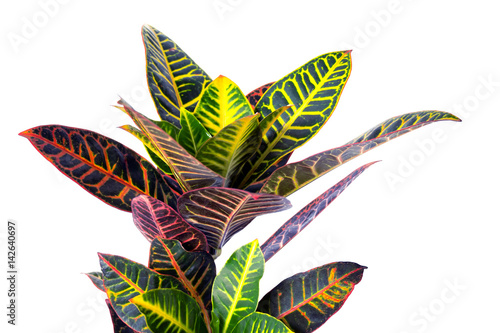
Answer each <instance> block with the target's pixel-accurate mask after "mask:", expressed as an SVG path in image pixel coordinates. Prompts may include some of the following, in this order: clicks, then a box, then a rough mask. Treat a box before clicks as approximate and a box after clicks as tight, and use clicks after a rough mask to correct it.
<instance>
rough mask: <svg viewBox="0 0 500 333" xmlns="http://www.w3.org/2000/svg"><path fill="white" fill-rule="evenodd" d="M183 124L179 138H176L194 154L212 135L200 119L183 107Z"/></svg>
mask: <svg viewBox="0 0 500 333" xmlns="http://www.w3.org/2000/svg"><path fill="white" fill-rule="evenodd" d="M181 126H182V129H181V131H180V132H179V138H178V139H177V140H176V141H177V142H178V143H179V144H180V145H181V146H182V147H184V149H186V150H187V152H188V153H190V154H191V155H193V156H196V154H197V153H198V152H199V151H200V147H201V146H202V145H203V144H204V143H205V142H206V141H207V140H208V139H210V138H211V137H212V136H211V135H210V133H209V132H208V131H207V130H206V129H205V127H204V126H203V125H202V124H201V123H200V121H199V120H198V119H197V118H196V117H195V116H194V115H193V114H192V113H191V112H190V111H187V110H186V109H181Z"/></svg>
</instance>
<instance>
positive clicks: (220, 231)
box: [178, 187, 290, 250]
mask: <svg viewBox="0 0 500 333" xmlns="http://www.w3.org/2000/svg"><path fill="white" fill-rule="evenodd" d="M178 205H179V206H178V207H179V208H178V211H179V213H180V214H181V215H182V217H184V219H185V220H186V221H188V222H189V223H190V224H191V225H192V226H194V227H196V228H197V229H199V230H201V231H202V232H203V233H204V234H205V235H206V236H207V241H208V244H209V246H210V247H212V248H213V249H214V250H220V249H221V248H222V246H223V245H224V244H225V243H226V242H227V241H228V240H229V239H230V238H231V237H232V236H233V235H234V234H236V233H237V232H239V231H240V230H242V229H243V228H244V227H246V226H247V225H248V224H249V223H250V222H251V221H252V220H253V219H254V218H255V217H257V216H259V215H263V214H267V213H273V212H278V211H281V210H284V209H287V208H289V207H290V202H289V201H288V200H287V199H286V198H283V197H280V196H276V195H271V194H256V193H250V192H246V191H243V190H237V189H232V188H222V187H211V188H202V189H198V190H193V191H189V192H186V193H184V194H183V195H182V196H181V197H180V198H179V201H178Z"/></svg>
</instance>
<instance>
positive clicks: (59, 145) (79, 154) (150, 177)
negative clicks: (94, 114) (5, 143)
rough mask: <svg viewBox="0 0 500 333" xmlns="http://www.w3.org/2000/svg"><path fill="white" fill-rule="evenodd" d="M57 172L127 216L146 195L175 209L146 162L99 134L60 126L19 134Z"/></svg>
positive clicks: (173, 197) (172, 198) (172, 196)
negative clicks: (142, 195) (140, 198)
mask: <svg viewBox="0 0 500 333" xmlns="http://www.w3.org/2000/svg"><path fill="white" fill-rule="evenodd" d="M19 135H21V136H24V137H26V138H27V139H28V140H29V141H30V142H31V143H32V144H33V146H34V147H35V148H36V149H37V150H38V151H39V152H40V154H42V155H43V157H45V158H46V159H47V160H48V161H49V162H50V163H52V164H53V165H54V166H55V167H56V168H57V169H59V171H61V172H62V173H64V174H65V175H66V176H67V177H69V178H70V179H71V180H73V181H74V182H76V183H77V184H78V185H80V186H81V187H83V188H84V189H85V190H86V191H88V192H89V193H90V194H92V195H93V196H95V197H97V198H98V199H100V200H102V201H104V202H105V203H107V204H109V205H111V206H113V207H115V208H118V209H121V210H124V211H128V212H130V210H131V207H130V203H131V201H132V199H133V198H135V197H136V196H138V195H141V194H146V195H149V196H151V197H154V198H156V199H158V200H160V201H163V202H166V203H168V204H169V205H170V206H172V207H177V196H176V195H175V194H174V193H173V192H172V190H171V189H170V188H169V186H168V185H167V184H166V182H165V180H164V179H163V176H162V175H161V174H160V172H158V171H157V170H156V168H155V167H154V166H153V165H151V163H149V162H148V161H147V160H146V159H145V158H143V157H141V156H140V155H139V154H137V153H136V152H134V151H133V150H132V149H130V148H128V147H126V146H124V145H123V144H121V143H119V142H117V141H115V140H113V139H111V138H108V137H105V136H103V135H101V134H99V133H96V132H92V131H89V130H85V129H80V128H75V127H67V126H60V125H46V126H38V127H34V128H32V129H29V130H26V131H24V132H21V133H20V134H19Z"/></svg>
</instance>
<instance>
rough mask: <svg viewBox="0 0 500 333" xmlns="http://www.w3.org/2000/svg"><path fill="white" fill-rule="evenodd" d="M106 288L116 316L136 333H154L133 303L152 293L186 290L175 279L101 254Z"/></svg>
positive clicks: (137, 264)
mask: <svg viewBox="0 0 500 333" xmlns="http://www.w3.org/2000/svg"><path fill="white" fill-rule="evenodd" d="M99 258H100V264H101V269H102V273H103V275H104V287H105V289H106V293H107V295H108V298H109V300H110V302H111V305H112V306H113V309H114V310H115V311H116V314H117V315H118V316H119V317H120V318H121V320H123V321H124V322H125V323H126V324H127V325H128V326H130V327H131V328H133V329H134V330H136V331H140V332H151V331H150V330H149V329H148V327H147V325H146V320H145V318H144V316H143V315H142V314H141V313H140V312H139V309H137V307H136V306H135V305H134V304H132V303H130V299H131V298H134V297H135V296H137V295H141V294H143V293H145V292H146V291H148V290H153V289H159V288H174V289H179V290H183V287H182V284H181V283H180V282H179V281H178V280H177V279H175V278H174V277H172V276H166V275H160V274H158V273H156V272H154V271H152V270H151V269H149V268H147V267H146V266H144V265H141V264H139V263H136V262H134V261H132V260H129V259H126V258H123V257H119V256H113V255H109V254H101V253H100V254H99Z"/></svg>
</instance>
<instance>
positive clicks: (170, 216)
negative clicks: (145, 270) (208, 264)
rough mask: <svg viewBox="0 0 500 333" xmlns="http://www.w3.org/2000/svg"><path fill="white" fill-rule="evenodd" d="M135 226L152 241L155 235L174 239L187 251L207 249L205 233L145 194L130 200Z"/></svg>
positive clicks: (168, 207)
mask: <svg viewBox="0 0 500 333" xmlns="http://www.w3.org/2000/svg"><path fill="white" fill-rule="evenodd" d="M132 219H133V220H134V224H135V226H136V227H137V228H138V229H139V231H140V232H141V233H142V234H143V235H144V237H146V239H147V240H148V241H150V242H152V241H153V240H154V239H155V238H156V237H160V238H165V239H175V240H178V241H180V242H181V243H182V245H183V246H184V248H185V249H186V250H188V251H205V252H206V251H208V243H207V238H206V237H205V235H204V234H203V233H202V232H201V231H199V230H198V229H196V228H195V227H192V226H191V225H190V224H189V223H187V222H186V221H185V220H184V219H183V218H182V216H180V215H179V214H178V213H177V212H176V211H175V209H173V208H171V207H170V206H168V205H166V204H164V203H163V202H161V201H159V200H156V199H154V198H151V197H148V196H146V195H141V196H138V197H136V198H134V200H132Z"/></svg>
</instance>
